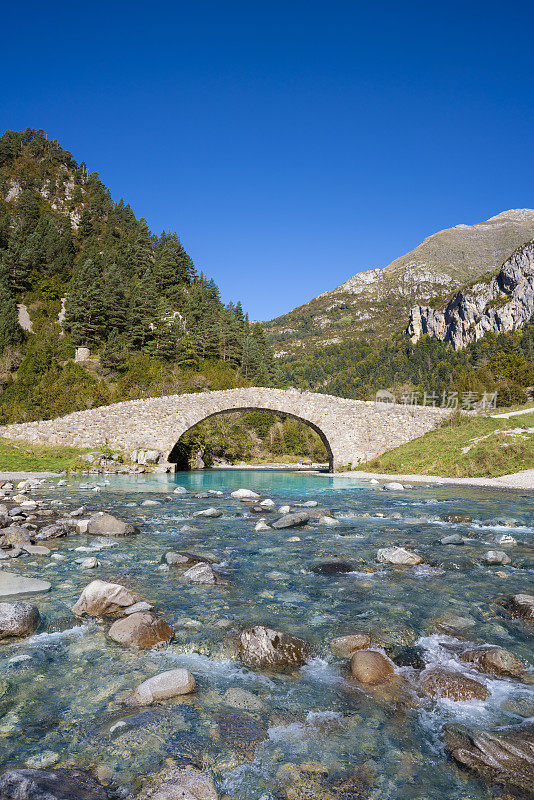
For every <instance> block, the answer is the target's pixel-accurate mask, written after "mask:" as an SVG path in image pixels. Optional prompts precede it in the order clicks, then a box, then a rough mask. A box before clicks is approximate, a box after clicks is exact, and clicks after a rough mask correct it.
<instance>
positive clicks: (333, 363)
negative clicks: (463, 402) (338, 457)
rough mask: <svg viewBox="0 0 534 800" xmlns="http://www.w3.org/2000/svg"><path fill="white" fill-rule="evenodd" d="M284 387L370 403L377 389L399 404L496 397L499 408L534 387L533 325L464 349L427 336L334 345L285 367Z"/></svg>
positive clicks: (489, 336) (524, 396)
mask: <svg viewBox="0 0 534 800" xmlns="http://www.w3.org/2000/svg"><path fill="white" fill-rule="evenodd" d="M283 370H284V378H283V380H284V382H285V384H286V385H288V386H293V385H298V386H300V387H302V388H305V389H311V390H314V391H320V392H326V393H327V394H335V395H339V396H340V397H352V398H356V399H360V400H370V399H372V398H373V397H374V395H375V393H376V392H377V390H378V389H389V390H391V391H393V392H394V393H395V394H396V396H397V398H398V399H399V400H400V399H401V397H402V396H403V395H405V396H406V395H407V394H409V395H412V394H413V395H414V396H415V398H416V400H417V402H418V403H419V404H421V403H422V402H423V399H424V393H425V392H426V393H427V395H431V394H436V395H437V397H438V400H437V402H438V404H439V402H440V401H441V398H442V396H443V392H445V393H446V394H449V393H451V392H458V396H459V397H460V399H461V395H462V393H463V392H475V393H477V394H478V395H479V396H480V395H482V394H483V393H484V392H492V393H493V392H497V393H498V403H499V405H503V406H506V405H512V404H514V403H524V402H526V401H527V400H528V399H529V391H530V390H531V389H532V387H533V386H534V323H533V322H530V323H528V324H527V325H526V326H525V327H524V328H521V329H519V330H517V331H514V332H513V333H501V334H494V333H488V334H486V336H484V337H483V338H482V339H480V340H479V341H477V342H473V343H472V344H470V345H469V346H468V347H466V348H465V349H463V350H453V348H452V345H451V344H450V342H441V341H439V339H435V338H432V337H430V336H428V335H425V336H422V337H421V339H419V341H418V342H417V343H415V344H414V343H412V342H411V341H410V339H409V338H408V337H407V336H406V335H404V334H402V335H399V336H397V337H394V338H392V339H390V340H389V341H386V342H378V343H377V342H375V341H369V340H365V339H361V340H359V341H354V340H348V341H347V342H345V343H343V344H332V345H330V346H328V347H324V348H322V349H321V350H313V351H311V352H310V353H308V354H304V353H302V354H301V355H300V356H299V357H295V358H292V359H288V360H287V361H285V362H284V363H283Z"/></svg>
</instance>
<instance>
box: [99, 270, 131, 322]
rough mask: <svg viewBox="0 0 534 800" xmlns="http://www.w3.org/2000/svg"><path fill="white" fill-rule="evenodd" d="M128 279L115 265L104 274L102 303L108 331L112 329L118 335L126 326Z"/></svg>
mask: <svg viewBox="0 0 534 800" xmlns="http://www.w3.org/2000/svg"><path fill="white" fill-rule="evenodd" d="M127 286H128V279H127V277H126V276H125V274H124V272H123V270H122V269H120V268H119V267H118V265H117V264H116V263H113V264H111V266H110V267H109V269H107V270H105V272H104V285H103V292H102V302H103V306H104V314H105V317H106V327H107V328H108V330H113V329H114V328H115V329H116V330H117V332H118V333H122V332H123V331H124V330H126V327H127V324H128V299H127V297H126V288H127Z"/></svg>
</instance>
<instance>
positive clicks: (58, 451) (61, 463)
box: [0, 438, 90, 472]
mask: <svg viewBox="0 0 534 800" xmlns="http://www.w3.org/2000/svg"><path fill="white" fill-rule="evenodd" d="M87 452H90V451H89V450H87V449H84V450H82V449H79V448H76V447H47V446H45V445H35V444H29V443H27V442H20V441H13V440H11V439H1V438H0V471H4V472H62V471H63V470H66V469H67V470H68V469H74V468H76V467H77V466H82V465H83V464H84V462H83V461H82V462H80V456H81V455H82V453H87ZM87 466H88V465H87V463H85V468H86V469H87Z"/></svg>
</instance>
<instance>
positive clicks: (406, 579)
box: [0, 470, 534, 800]
mask: <svg viewBox="0 0 534 800" xmlns="http://www.w3.org/2000/svg"><path fill="white" fill-rule="evenodd" d="M176 485H182V486H186V487H187V488H188V489H190V490H191V492H190V493H188V494H186V495H174V494H172V490H173V489H174V487H175V486H176ZM82 487H85V488H82ZM239 487H246V488H251V489H254V490H255V491H258V492H259V493H261V494H262V496H267V497H271V498H272V499H273V500H274V501H275V502H276V504H277V505H281V504H286V503H287V504H295V503H298V502H304V501H306V500H310V499H314V500H317V501H318V502H319V504H320V505H321V506H326V507H327V508H329V509H331V511H332V513H334V514H335V515H336V516H337V517H338V519H339V520H340V524H339V525H338V526H337V527H335V528H326V527H318V526H317V525H312V526H310V527H309V528H305V529H299V530H296V529H292V530H285V531H284V530H282V531H277V530H274V529H271V530H269V531H266V532H261V533H258V532H256V531H255V530H254V526H255V524H256V522H257V520H258V515H257V514H252V513H251V512H250V511H249V509H248V506H247V505H246V504H244V503H241V502H239V501H237V500H234V499H232V498H231V497H230V496H229V492H230V491H232V490H234V489H235V488H239ZM95 489H97V490H98V491H95ZM210 490H211V491H222V492H223V495H222V496H216V495H211V496H210V497H209V499H199V498H196V497H194V496H193V492H209V491H210ZM39 494H40V496H41V497H42V498H47V499H49V500H61V501H62V502H63V503H65V505H66V507H67V508H74V507H77V506H79V505H81V504H82V503H83V504H84V505H86V507H87V509H88V511H96V510H102V509H106V510H109V511H111V512H112V513H115V514H117V515H119V516H121V517H122V518H124V519H128V520H130V521H132V522H133V523H134V524H136V525H137V526H138V527H139V528H140V529H141V534H140V535H139V536H135V537H130V538H128V539H126V540H119V541H117V542H114V543H113V542H112V543H111V545H112V546H106V545H107V544H109V543H106V542H95V540H94V538H93V537H87V536H77V537H70V538H68V539H63V540H58V542H57V551H58V553H59V554H60V555H63V556H64V560H61V561H53V560H51V559H44V558H40V559H35V558H26V559H17V560H16V561H14V562H10V564H9V568H10V569H12V570H13V571H17V572H20V573H21V574H26V575H32V576H35V577H38V576H43V577H46V578H47V579H48V580H50V581H51V582H52V584H53V589H52V591H51V592H50V593H49V594H48V595H41V596H38V597H37V598H36V600H35V602H36V603H37V605H38V606H39V608H40V610H41V614H42V616H43V618H44V624H43V628H42V630H41V631H40V632H39V633H38V634H37V635H35V636H33V637H31V638H30V639H29V640H26V641H23V642H19V643H14V644H3V645H1V649H0V768H6V767H8V766H9V767H12V766H22V765H23V764H24V763H26V761H27V759H29V758H33V757H35V756H38V755H39V754H43V753H49V754H53V756H51V755H49V756H48V757H49V758H53V757H54V758H56V763H58V764H67V763H69V764H80V765H84V766H94V765H99V766H100V768H101V769H103V774H105V775H106V776H107V779H108V780H110V781H111V782H112V783H113V785H115V786H120V787H123V789H124V791H132V792H133V787H134V785H135V781H136V779H137V778H138V776H143V775H146V774H149V773H151V772H154V771H156V770H158V769H160V768H161V767H162V766H164V765H165V763H166V759H169V758H170V759H174V760H176V761H178V763H183V762H185V761H187V762H193V763H196V764H197V765H199V766H201V767H202V768H204V769H208V770H209V771H210V772H211V774H212V775H213V777H214V779H215V782H216V784H217V787H218V789H219V791H220V793H221V795H226V796H227V797H229V798H232V800H278V799H279V798H282V800H283V798H287V799H288V800H299V797H302V798H308V797H314V796H317V797H325V798H330V797H344V798H378V799H379V800H408V798H410V799H411V798H414V799H416V798H417V800H434V799H435V800H438V798H439V800H453V799H454V800H458V799H461V800H468V799H469V800H486V799H487V798H490V797H493V796H494V795H493V794H492V790H491V789H490V788H489V787H487V786H485V785H484V784H482V783H479V782H478V781H476V780H467V779H466V777H465V775H461V774H460V773H459V772H458V770H457V769H456V767H455V766H454V764H453V763H452V762H451V761H450V760H449V759H448V758H447V756H446V754H445V753H444V751H443V747H442V729H443V725H444V724H446V723H448V722H451V721H452V722H455V721H462V722H464V723H466V724H469V725H474V726H481V727H485V728H488V727H491V726H494V725H504V724H519V723H521V722H522V721H523V717H521V716H519V715H518V713H517V709H518V708H519V707H521V708H523V709H524V708H526V709H527V710H528V708H529V706H528V703H529V702H531V703H534V691H533V687H532V686H531V685H528V684H525V683H520V682H518V681H516V680H508V679H501V680H497V679H491V678H488V677H487V676H480V675H479V676H478V679H479V680H482V681H483V682H484V683H486V684H487V686H488V688H489V690H490V696H489V698H488V699H487V700H486V701H484V702H466V703H451V702H448V701H444V702H442V703H437V704H435V703H433V704H431V705H425V704H419V705H418V704H417V703H415V702H412V699H413V698H412V699H409V697H410V698H411V697H412V696H411V695H410V696H409V697H408V695H406V696H404V695H403V696H388V695H387V694H386V693H381V692H379V691H373V692H364V691H362V690H361V689H360V688H358V686H357V685H355V684H354V683H352V682H351V681H350V680H349V679H348V677H347V670H346V662H344V661H343V660H341V659H337V658H334V656H333V655H332V653H331V651H330V647H329V642H330V641H331V640H332V639H333V638H335V637H336V636H340V635H343V634H347V633H352V632H356V631H358V632H360V631H361V632H366V633H369V634H370V635H371V637H372V639H373V642H374V643H375V644H376V645H378V646H380V647H383V648H385V649H386V652H388V653H389V654H390V655H391V656H393V657H394V658H395V659H397V663H398V664H399V667H398V671H399V675H401V676H402V677H403V678H404V679H405V681H406V684H407V686H411V685H413V684H414V682H415V677H416V674H417V670H416V668H415V667H417V664H418V660H419V661H421V660H422V661H424V662H425V663H429V664H433V663H447V664H449V665H450V664H454V665H455V666H456V667H457V668H460V669H461V670H462V671H464V672H466V674H471V675H473V673H472V672H469V670H468V669H467V666H466V665H465V664H462V663H461V662H459V661H458V657H457V650H455V645H457V644H459V643H462V644H463V646H467V644H468V643H469V642H474V643H477V644H482V643H491V644H497V645H501V646H503V647H506V648H508V649H510V650H512V652H514V653H515V654H516V655H517V656H519V657H520V658H523V659H525V660H529V659H531V658H532V653H531V644H530V642H531V639H529V632H528V630H527V629H526V627H525V625H524V623H521V622H519V621H514V620H511V619H510V618H509V617H508V616H507V614H506V613H505V612H504V610H503V608H502V605H501V601H502V600H503V598H505V597H508V596H509V595H511V594H515V593H518V592H528V591H532V588H533V582H534V581H533V578H534V563H533V547H532V545H533V533H534V527H533V525H534V513H533V511H534V502H533V498H532V495H531V494H530V495H529V494H528V493H524V494H521V493H513V494H512V493H507V492H494V491H487V490H485V491H475V490H473V489H467V488H463V487H462V488H460V487H450V486H445V487H429V488H425V487H420V488H415V489H413V490H410V491H405V492H399V493H389V492H384V491H380V490H378V489H377V488H376V487H373V486H371V485H370V484H368V483H365V482H363V481H361V480H359V479H357V478H352V477H351V478H339V477H336V476H330V475H316V474H306V473H292V472H289V471H269V470H252V471H250V470H212V471H205V472H197V473H181V474H177V475H176V476H155V477H148V476H139V477H135V478H132V477H120V478H113V479H112V478H110V479H109V480H103V479H102V478H101V477H99V476H89V477H88V478H86V479H84V481H71V482H69V485H68V486H65V487H62V488H56V487H55V486H53V485H51V486H50V487H49V488H46V489H42V490H41V491H40V493H39ZM147 498H150V499H155V500H157V501H159V502H160V503H161V504H160V505H157V506H143V505H141V504H142V503H143V501H145V500H146V499H147ZM168 498H170V500H168V502H166V500H167V499H168ZM208 506H215V507H217V508H219V509H220V510H221V511H222V516H221V517H220V518H217V519H200V518H193V516H192V515H193V513H194V512H195V511H197V510H200V509H203V508H206V507H208ZM454 512H463V513H468V514H470V515H471V516H472V517H473V522H472V523H470V524H463V525H451V524H449V523H445V522H444V517H445V516H446V515H447V514H450V513H454ZM265 517H266V519H267V521H269V518H272V519H275V518H276V514H265ZM184 525H187V526H189V527H190V528H194V529H195V530H186V531H181V530H180V528H181V527H182V526H184ZM452 532H460V533H462V535H469V536H470V537H472V538H471V540H470V542H469V543H468V544H465V545H463V546H461V547H451V546H449V547H446V546H443V545H440V544H439V539H440V538H441V537H442V536H444V535H446V534H447V533H452ZM502 533H508V534H510V535H512V536H514V537H515V538H516V539H517V542H518V544H517V545H516V546H514V547H507V548H502V549H506V550H507V552H509V554H510V556H511V557H512V563H511V564H510V565H509V566H504V567H503V566H499V567H488V566H485V565H484V564H483V562H482V556H483V554H484V553H485V552H486V551H487V550H488V549H501V548H500V547H497V546H496V545H495V543H494V539H495V537H496V536H498V535H500V534H502ZM294 537H298V539H297V540H293V541H289V540H290V539H294ZM390 545H403V546H407V547H408V548H411V549H416V550H417V552H419V553H420V554H421V555H422V557H423V558H424V560H425V562H426V565H423V566H420V567H416V568H409V569H400V570H399V569H394V568H392V567H389V566H387V565H383V564H379V563H377V561H376V551H377V549H378V547H385V546H390ZM77 548H84V550H82V551H80V550H78V549H77ZM87 548H90V551H88V550H87ZM98 548H100V549H98ZM171 549H172V550H187V551H190V552H195V553H198V554H201V555H205V556H208V557H210V558H212V559H214V560H215V561H216V562H217V564H218V565H219V567H218V568H219V570H220V572H221V573H222V574H223V575H224V577H225V578H226V581H227V585H226V586H193V585H190V584H187V583H186V582H185V581H184V580H183V579H182V571H181V570H180V569H173V570H169V571H166V570H165V569H162V557H163V555H164V554H165V552H167V551H168V550H171ZM92 553H94V554H95V555H96V556H97V557H98V559H99V561H100V566H99V567H98V568H97V569H95V570H91V571H83V570H81V569H80V568H79V565H78V564H77V563H76V559H79V558H81V557H84V556H87V555H88V554H92ZM333 558H335V559H340V560H342V561H344V562H347V563H348V564H349V566H350V572H348V573H347V574H342V575H335V576H333V575H321V574H316V573H315V572H313V571H312V568H313V567H314V566H315V565H317V564H318V563H320V562H321V561H331V560H332V559H333ZM94 578H102V579H103V580H111V581H117V582H120V583H123V584H125V585H128V586H129V587H132V588H135V589H136V590H137V591H139V592H140V593H141V594H142V595H143V596H144V597H145V598H146V599H147V600H149V601H150V602H151V603H153V604H154V606H155V607H156V608H157V609H158V611H160V612H161V614H162V615H163V616H164V617H165V619H167V620H168V622H169V623H170V624H171V625H172V626H173V627H174V629H175V631H176V635H175V639H174V641H173V642H172V643H171V644H170V645H169V646H167V647H165V648H163V649H161V650H153V651H149V652H145V651H143V652H136V651H132V650H128V649H124V648H122V647H120V646H118V645H116V644H114V643H113V642H111V641H110V640H108V639H107V638H106V635H105V634H106V630H107V626H106V625H105V624H103V623H99V622H98V621H95V620H92V621H88V622H86V623H85V624H84V625H83V626H80V625H79V624H78V623H77V622H76V621H75V620H73V619H72V617H71V614H70V607H71V606H72V604H73V603H74V602H75V600H76V599H77V598H78V596H79V594H80V591H81V590H82V589H83V587H84V586H85V585H87V583H89V581H90V580H93V579H94ZM50 624H52V625H53V627H54V628H59V629H61V628H64V630H60V631H59V632H56V633H51V634H50V633H47V632H46V630H47V628H48V626H49V625H50ZM254 624H267V625H270V626H272V627H275V628H279V629H281V630H284V631H288V632H290V633H293V634H296V635H298V636H301V637H303V638H304V639H306V640H307V641H308V642H309V643H310V644H311V646H312V651H313V655H312V657H311V659H310V661H309V662H308V663H307V664H306V665H305V666H304V667H303V668H302V669H300V670H298V671H297V672H295V673H294V674H290V675H280V674H269V673H266V672H260V671H253V670H248V669H246V668H244V667H243V666H241V665H240V664H239V662H237V661H234V660H232V659H231V658H230V657H229V655H230V649H229V647H228V640H229V638H230V634H231V632H232V631H234V630H236V631H237V630H239V629H241V628H243V627H245V626H246V627H248V626H251V625H254ZM416 656H417V658H416ZM414 665H415V667H414ZM175 666H187V667H188V668H189V669H190V670H191V671H192V672H193V673H194V675H195V677H196V679H197V684H198V691H197V692H196V694H194V695H192V696H190V697H187V698H185V699H184V698H182V699H181V700H180V699H178V700H176V701H168V702H167V703H165V704H161V705H156V706H152V707H149V708H146V709H137V710H135V711H133V710H132V709H128V708H126V707H125V706H124V704H123V701H124V698H125V697H126V696H127V694H128V693H129V692H130V691H131V690H132V689H133V688H134V687H135V686H136V685H137V684H138V683H140V682H141V681H142V680H144V679H146V678H147V677H149V676H151V675H153V674H155V673H157V672H160V671H162V670H164V669H170V668H172V667H175ZM233 687H239V688H243V689H247V690H248V691H250V692H252V693H253V694H255V695H256V697H257V699H258V700H259V701H260V704H261V705H260V708H259V709H258V710H255V711H253V712H246V711H239V710H236V709H235V708H233V707H231V706H229V705H227V703H226V702H225V698H224V694H225V692H226V691H227V690H228V689H229V688H233ZM512 701H513V702H512ZM514 703H515V705H514ZM510 709H515V710H510ZM532 709H533V710H532V712H531V713H533V714H534V705H532ZM117 723H120V724H119V725H118V726H117ZM340 787H345V788H344V789H343V790H342V789H340ZM343 791H344V792H345V793H344V794H343V793H342V792H343ZM299 792H300V794H299ZM306 792H307V793H306Z"/></svg>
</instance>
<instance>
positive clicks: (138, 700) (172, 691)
mask: <svg viewBox="0 0 534 800" xmlns="http://www.w3.org/2000/svg"><path fill="white" fill-rule="evenodd" d="M194 691H195V679H194V677H193V675H192V674H191V673H190V672H189V670H188V669H169V670H167V671H166V672H160V673H159V675H154V676H153V677H152V678H148V680H146V681H143V683H140V684H139V686H138V687H137V688H136V689H135V690H134V692H133V693H132V694H131V695H130V697H129V698H128V700H127V701H126V702H127V704H128V705H129V706H145V705H150V704H151V703H155V702H157V701H158V700H168V699H169V698H170V697H177V696H178V695H182V694H191V692H194Z"/></svg>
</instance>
